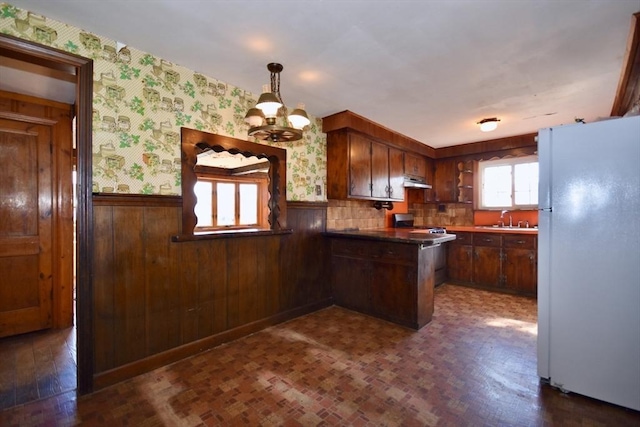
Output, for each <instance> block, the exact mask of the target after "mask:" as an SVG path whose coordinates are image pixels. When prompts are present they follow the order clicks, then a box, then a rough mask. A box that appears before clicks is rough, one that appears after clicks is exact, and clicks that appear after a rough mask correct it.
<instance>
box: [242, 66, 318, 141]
mask: <svg viewBox="0 0 640 427" xmlns="http://www.w3.org/2000/svg"><path fill="white" fill-rule="evenodd" d="M282 69H283V67H282V64H278V63H275V62H272V63H270V64H268V65H267V70H269V72H270V73H271V86H269V85H264V86H263V87H262V95H260V98H259V99H258V103H257V104H256V106H255V108H250V109H249V111H247V115H246V116H245V117H244V120H245V122H247V123H248V124H249V136H252V137H254V138H257V139H260V140H263V141H272V142H283V141H297V140H298V139H300V138H302V131H303V129H304V127H305V126H307V125H308V124H309V123H311V122H310V121H309V117H308V116H307V112H306V111H304V104H298V106H297V108H296V109H295V110H293V111H292V112H291V114H287V107H286V106H285V105H284V102H283V101H282V97H281V96H280V73H281V72H282ZM278 121H279V122H280V124H278Z"/></svg>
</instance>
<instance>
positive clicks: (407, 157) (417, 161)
mask: <svg viewBox="0 0 640 427" xmlns="http://www.w3.org/2000/svg"><path fill="white" fill-rule="evenodd" d="M404 174H405V175H407V176H410V177H413V178H418V179H422V180H426V179H427V162H426V159H425V158H424V157H422V156H419V155H417V154H411V153H404Z"/></svg>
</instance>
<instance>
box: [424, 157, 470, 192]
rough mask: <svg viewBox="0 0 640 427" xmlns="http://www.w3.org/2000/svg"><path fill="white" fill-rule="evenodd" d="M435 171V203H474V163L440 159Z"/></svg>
mask: <svg viewBox="0 0 640 427" xmlns="http://www.w3.org/2000/svg"><path fill="white" fill-rule="evenodd" d="M434 169H435V172H434V183H433V190H434V193H435V194H434V201H436V202H440V203H473V161H471V160H464V161H461V160H460V159H459V158H458V159H455V158H448V159H438V160H436V162H435V167H434Z"/></svg>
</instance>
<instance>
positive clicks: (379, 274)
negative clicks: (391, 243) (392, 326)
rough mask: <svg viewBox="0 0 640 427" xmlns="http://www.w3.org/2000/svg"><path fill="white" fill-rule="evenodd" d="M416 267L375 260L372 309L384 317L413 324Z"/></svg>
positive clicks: (372, 280)
mask: <svg viewBox="0 0 640 427" xmlns="http://www.w3.org/2000/svg"><path fill="white" fill-rule="evenodd" d="M413 271H415V268H412V267H410V266H406V265H402V264H392V263H386V262H375V263H374V264H373V272H372V277H371V310H372V311H373V313H374V314H375V315H377V316H379V317H382V318H384V319H388V320H392V321H394V322H398V323H403V324H405V325H411V326H413V323H414V322H415V319H416V295H415V291H416V289H415V288H416V277H415V273H414V272H413Z"/></svg>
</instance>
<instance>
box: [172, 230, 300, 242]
mask: <svg viewBox="0 0 640 427" xmlns="http://www.w3.org/2000/svg"><path fill="white" fill-rule="evenodd" d="M291 233H293V230H292V229H285V230H261V229H258V228H249V229H241V230H218V231H205V232H197V233H194V234H178V235H175V236H171V241H172V242H175V243H180V242H195V241H199V240H216V239H231V238H238V237H261V236H277V235H281V234H291Z"/></svg>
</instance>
